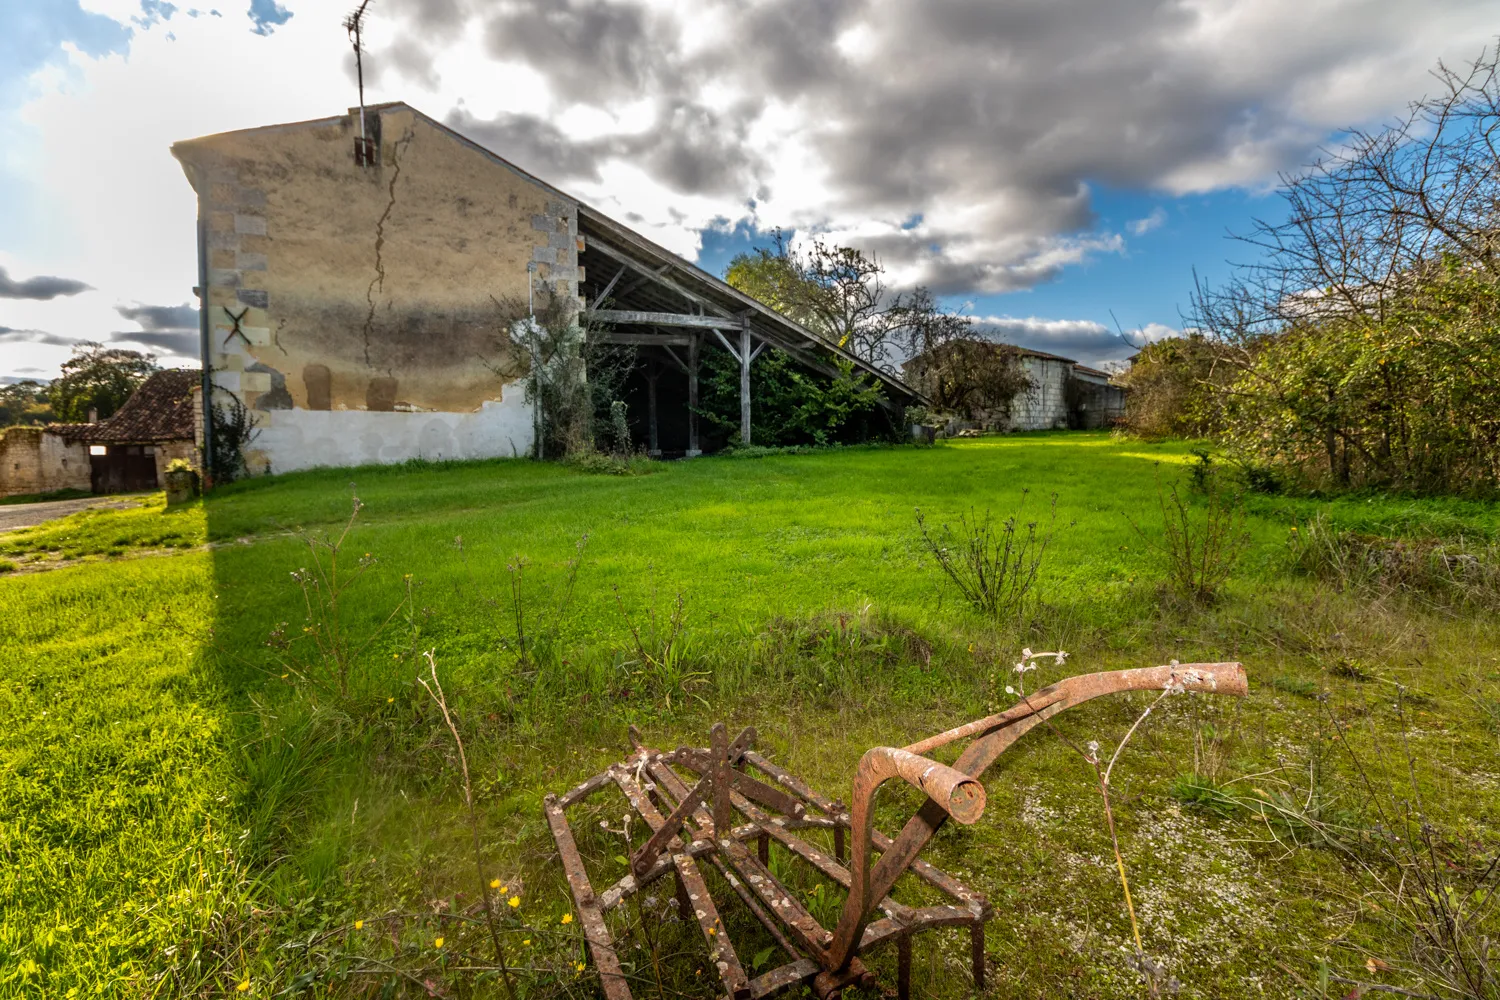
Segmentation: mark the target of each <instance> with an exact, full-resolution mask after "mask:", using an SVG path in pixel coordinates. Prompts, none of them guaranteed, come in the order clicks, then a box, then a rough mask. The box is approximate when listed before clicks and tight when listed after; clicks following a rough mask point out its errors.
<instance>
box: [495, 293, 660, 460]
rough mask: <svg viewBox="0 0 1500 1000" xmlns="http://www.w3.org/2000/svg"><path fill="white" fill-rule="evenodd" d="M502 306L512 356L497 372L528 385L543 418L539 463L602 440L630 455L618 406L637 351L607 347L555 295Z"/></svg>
mask: <svg viewBox="0 0 1500 1000" xmlns="http://www.w3.org/2000/svg"><path fill="white" fill-rule="evenodd" d="M496 307H497V309H498V310H499V312H500V317H501V321H502V323H503V324H504V326H505V328H506V330H507V332H508V336H509V340H510V346H511V348H512V356H510V357H507V358H506V359H505V360H504V361H503V362H501V363H499V364H491V365H490V368H491V370H492V371H494V372H495V373H496V374H497V375H499V376H500V377H501V378H504V379H520V380H521V381H522V383H523V385H524V386H525V391H526V401H527V402H528V403H530V404H531V405H532V406H533V407H534V408H535V413H536V427H535V430H536V451H535V454H536V457H538V458H568V457H572V456H577V455H582V454H586V453H589V452H592V451H593V450H594V448H595V442H597V441H600V440H607V441H610V442H612V444H613V446H614V450H615V451H616V452H620V451H629V450H630V449H629V436H628V434H626V435H625V437H624V439H623V444H622V439H621V437H620V434H619V431H618V426H619V420H618V419H617V417H616V412H615V406H614V404H615V403H617V402H619V399H618V396H619V394H620V390H621V387H622V386H623V384H624V381H625V378H626V377H627V376H628V375H629V373H630V370H631V368H632V367H633V366H634V364H635V351H634V349H633V348H629V347H619V346H617V345H611V344H605V343H603V342H602V340H601V338H599V337H598V336H597V335H596V334H595V332H594V331H592V330H590V329H589V328H588V327H586V326H585V325H583V324H581V323H580V322H579V314H578V311H577V309H576V308H573V307H572V306H570V305H569V304H568V303H566V302H565V301H564V300H562V299H561V298H558V297H555V296H547V297H544V298H543V300H542V301H541V302H540V303H536V302H533V303H529V304H528V303H525V302H522V301H519V300H509V299H508V300H505V301H503V302H500V301H497V302H496ZM621 405H622V406H623V405H624V404H623V403H621Z"/></svg>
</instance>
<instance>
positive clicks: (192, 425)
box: [74, 368, 203, 493]
mask: <svg viewBox="0 0 1500 1000" xmlns="http://www.w3.org/2000/svg"><path fill="white" fill-rule="evenodd" d="M201 380H202V373H201V372H199V371H197V370H196V369H184V368H178V369H169V370H167V371H160V372H156V373H154V374H153V375H151V376H150V377H149V378H147V379H146V381H145V382H143V383H142V384H141V387H140V388H139V389H137V390H136V391H135V392H134V393H133V394H132V395H131V397H130V398H129V399H127V400H126V401H125V405H124V406H122V407H120V408H119V409H118V410H117V411H115V413H114V415H113V416H111V417H110V418H109V419H108V420H104V421H101V422H99V423H97V424H82V425H74V426H75V427H80V428H81V431H80V432H79V439H80V440H81V442H82V443H83V444H86V445H87V446H88V462H89V483H90V488H91V489H92V490H93V492H95V493H131V492H137V491H141V490H155V489H160V488H161V486H162V484H163V483H164V482H165V481H166V479H165V477H166V472H167V465H168V464H169V463H170V462H172V460H173V459H179V458H180V459H183V460H184V461H186V462H188V463H189V464H190V465H192V466H193V467H194V468H198V467H199V459H198V443H197V439H198V438H199V436H200V435H201V431H202V426H203V421H202V408H201V406H200V405H199V402H198V401H199V399H200V398H201V388H200V383H201Z"/></svg>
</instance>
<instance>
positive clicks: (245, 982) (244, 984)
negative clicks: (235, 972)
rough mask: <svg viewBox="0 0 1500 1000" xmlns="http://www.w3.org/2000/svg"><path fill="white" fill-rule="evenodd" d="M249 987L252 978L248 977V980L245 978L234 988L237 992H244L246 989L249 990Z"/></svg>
mask: <svg viewBox="0 0 1500 1000" xmlns="http://www.w3.org/2000/svg"><path fill="white" fill-rule="evenodd" d="M249 988H250V980H248V979H246V980H243V981H242V982H241V983H240V984H239V985H238V986H236V987H235V988H234V991H235V992H236V993H243V992H245V991H246V990H248V989H249Z"/></svg>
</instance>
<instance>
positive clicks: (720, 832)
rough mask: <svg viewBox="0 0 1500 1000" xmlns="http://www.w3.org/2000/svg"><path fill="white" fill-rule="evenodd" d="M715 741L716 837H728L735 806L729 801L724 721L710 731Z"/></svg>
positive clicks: (726, 729) (727, 735)
mask: <svg viewBox="0 0 1500 1000" xmlns="http://www.w3.org/2000/svg"><path fill="white" fill-rule="evenodd" d="M709 739H710V741H711V742H712V743H713V790H714V837H715V839H717V838H719V837H728V836H729V829H730V824H732V823H733V822H734V806H732V805H731V804H730V802H729V794H730V792H729V782H730V780H731V779H730V774H731V770H730V767H729V730H728V728H726V727H725V725H724V723H722V722H715V723H714V726H713V729H711V730H710V731H709Z"/></svg>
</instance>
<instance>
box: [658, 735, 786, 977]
mask: <svg viewBox="0 0 1500 1000" xmlns="http://www.w3.org/2000/svg"><path fill="white" fill-rule="evenodd" d="M747 732H749V733H750V734H751V736H752V738H753V735H754V730H753V729H752V730H747ZM740 737H741V739H744V737H745V734H744V733H741V734H740ZM736 742H739V741H736ZM731 750H733V748H731ZM641 752H642V753H647V754H649V753H651V751H650V748H647V747H643V748H642V750H641ZM672 756H674V755H665V756H653V757H651V763H650V764H649V765H648V769H649V770H650V771H651V776H652V777H653V778H655V779H656V786H657V791H658V794H660V795H661V796H662V798H663V801H667V802H673V801H676V802H677V805H676V806H675V807H674V809H673V813H674V814H676V813H677V812H678V811H679V810H683V811H684V814H685V815H686V814H695V818H696V819H697V820H699V823H698V824H697V825H696V826H695V829H696V830H697V833H698V836H700V837H705V838H706V837H707V835H708V830H707V827H708V824H709V823H710V822H711V818H710V816H709V815H708V813H707V812H705V811H704V810H703V808H702V805H703V803H702V799H701V798H699V799H698V801H696V802H693V803H692V805H688V803H689V802H690V801H691V797H692V796H693V795H694V793H696V792H697V788H693V789H687V786H686V783H684V782H681V781H679V780H677V776H676V774H675V772H673V771H672V770H671V768H669V767H667V766H666V763H665V762H666V760H667V759H669V758H670V757H672ZM701 784H702V781H700V782H699V785H701ZM680 791H686V792H687V795H688V796H689V798H683V799H678V798H677V795H676V794H674V793H677V792H680ZM684 807H686V809H685V810H684ZM735 832H736V833H738V831H735ZM700 842H703V841H695V843H700ZM710 846H711V847H712V846H713V845H712V844H711V843H710ZM710 860H712V862H713V864H714V867H716V868H717V869H718V870H719V872H720V874H722V875H723V876H724V880H725V881H726V882H728V883H729V885H730V887H731V888H732V889H734V891H735V894H736V895H738V896H739V897H740V899H741V900H743V901H744V903H745V906H746V908H747V909H748V910H749V911H750V913H751V915H752V916H754V917H755V919H757V920H759V921H760V922H761V924H762V926H764V927H765V928H766V930H767V931H769V932H770V934H771V936H772V938H774V939H775V941H776V943H777V945H778V946H780V947H781V949H782V950H783V951H785V952H786V953H787V954H788V955H789V956H790V957H791V958H793V959H799V958H801V957H802V953H801V952H800V951H798V950H797V949H796V947H795V946H794V945H793V944H792V942H791V941H790V940H789V939H788V938H787V936H786V934H785V933H784V932H783V931H782V929H781V926H780V924H779V923H778V922H777V921H776V918H775V917H773V916H772V915H771V914H769V913H767V912H766V911H765V908H764V907H763V906H761V904H760V903H759V902H758V901H757V900H756V898H755V897H754V896H753V895H752V894H751V893H750V890H748V889H746V888H745V884H744V883H743V882H742V881H740V878H739V876H737V875H736V874H735V873H733V872H731V871H730V870H729V867H728V866H727V865H726V864H725V863H724V861H723V860H722V859H721V858H719V857H717V856H714V857H712V858H711V859H710Z"/></svg>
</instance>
